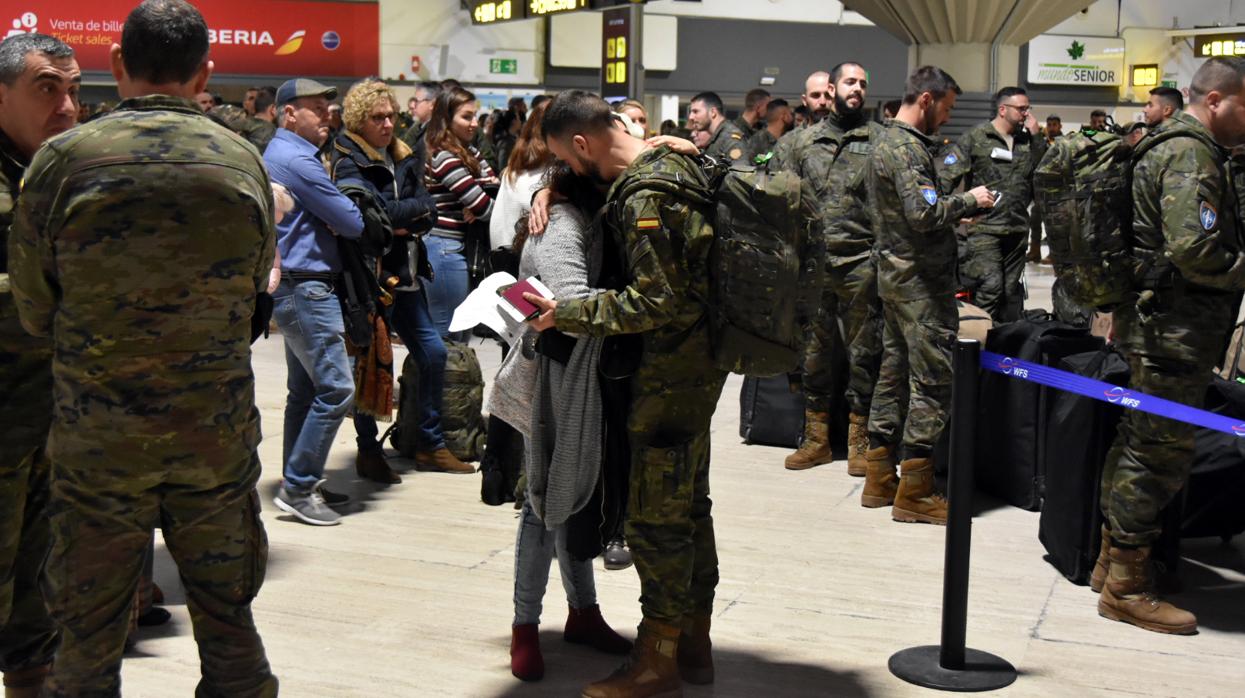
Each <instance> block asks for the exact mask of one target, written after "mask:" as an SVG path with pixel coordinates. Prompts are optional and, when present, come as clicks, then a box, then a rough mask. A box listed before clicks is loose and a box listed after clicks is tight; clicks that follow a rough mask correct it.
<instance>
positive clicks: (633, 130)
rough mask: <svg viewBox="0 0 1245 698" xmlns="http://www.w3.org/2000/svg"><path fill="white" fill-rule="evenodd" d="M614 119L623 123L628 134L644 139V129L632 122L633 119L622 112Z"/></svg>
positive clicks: (615, 114) (616, 114)
mask: <svg viewBox="0 0 1245 698" xmlns="http://www.w3.org/2000/svg"><path fill="white" fill-rule="evenodd" d="M614 118H615V119H618V120H619V121H621V122H622V124H623V126H624V127H625V128H626V129H627V133H630V134H631V135H632V136H634V137H636V138H639V139H641V140H643V139H644V128H643V127H642V126H640V125H639V124H637V123H636V122H634V121H632V120H631V117H629V116H627V115H626V114H623V113H621V112H615V113H614Z"/></svg>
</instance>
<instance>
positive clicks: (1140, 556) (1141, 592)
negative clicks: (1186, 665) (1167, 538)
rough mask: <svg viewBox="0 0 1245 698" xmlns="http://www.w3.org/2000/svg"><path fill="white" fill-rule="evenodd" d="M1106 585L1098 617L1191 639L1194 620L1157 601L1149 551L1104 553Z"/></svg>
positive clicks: (1131, 549) (1195, 618)
mask: <svg viewBox="0 0 1245 698" xmlns="http://www.w3.org/2000/svg"><path fill="white" fill-rule="evenodd" d="M1107 561H1108V562H1107V581H1106V583H1105V584H1103V586H1102V594H1101V595H1100V596H1099V597H1098V615H1100V616H1102V617H1103V618H1110V619H1111V620H1118V621H1120V622H1122V623H1131V624H1132V625H1135V626H1137V627H1138V628H1144V629H1146V630H1152V631H1154V632H1156V633H1169V634H1172V635H1192V634H1194V633H1196V632H1197V616H1195V615H1193V614H1192V613H1189V612H1188V611H1185V610H1183V609H1180V608H1176V607H1175V606H1173V605H1171V604H1170V603H1168V602H1166V601H1164V600H1162V599H1160V598H1159V597H1158V594H1156V593H1155V591H1154V579H1153V577H1152V576H1151V572H1150V547H1149V546H1143V547H1140V548H1120V547H1117V546H1116V545H1115V544H1114V543H1112V545H1111V548H1110V550H1108V551H1107Z"/></svg>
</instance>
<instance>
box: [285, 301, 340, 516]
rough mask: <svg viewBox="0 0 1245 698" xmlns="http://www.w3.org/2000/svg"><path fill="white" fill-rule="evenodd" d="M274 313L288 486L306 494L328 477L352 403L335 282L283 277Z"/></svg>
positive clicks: (286, 481) (292, 490) (286, 484)
mask: <svg viewBox="0 0 1245 698" xmlns="http://www.w3.org/2000/svg"><path fill="white" fill-rule="evenodd" d="M273 301H274V303H273V306H274V307H273V311H272V317H273V319H275V320H276V321H277V327H279V328H281V336H282V337H284V338H285V367H286V388H287V389H288V390H289V394H288V396H287V397H286V399H285V434H284V437H285V438H284V443H283V444H282V452H281V457H282V459H283V461H284V463H285V470H284V474H285V487H286V488H287V489H288V490H290V491H291V492H297V493H302V494H305V493H307V492H310V491H311V490H312V488H314V487H315V485H316V483H317V482H318V481H319V480H320V479H321V478H323V477H324V463H325V461H326V460H328V455H329V447H331V446H332V445H333V437H335V436H336V435H337V428H338V427H340V426H341V423H342V420H343V419H345V418H346V415H347V414H349V413H350V408H351V406H352V405H353V404H354V376H353V375H352V374H351V371H350V359H349V358H348V357H347V356H346V340H345V338H344V337H343V336H342V335H343V332H345V328H344V326H343V324H342V310H341V305H340V304H339V303H338V301H337V296H335V295H333V287H332V285H330V284H328V283H325V282H323V281H305V282H303V283H301V284H295V283H293V282H292V281H289V280H287V279H284V278H283V279H281V284H280V285H279V286H277V292H276V293H274V294H273Z"/></svg>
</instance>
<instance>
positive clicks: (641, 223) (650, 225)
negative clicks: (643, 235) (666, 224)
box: [635, 217, 661, 230]
mask: <svg viewBox="0 0 1245 698" xmlns="http://www.w3.org/2000/svg"><path fill="white" fill-rule="evenodd" d="M635 227H636V229H637V230H657V229H658V228H660V227H661V219H660V218H656V217H654V218H640V219H638V220H636V222H635Z"/></svg>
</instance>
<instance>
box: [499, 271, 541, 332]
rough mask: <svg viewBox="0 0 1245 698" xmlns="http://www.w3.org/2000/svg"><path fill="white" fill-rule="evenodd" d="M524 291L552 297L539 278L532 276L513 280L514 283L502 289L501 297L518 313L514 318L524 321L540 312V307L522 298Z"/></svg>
mask: <svg viewBox="0 0 1245 698" xmlns="http://www.w3.org/2000/svg"><path fill="white" fill-rule="evenodd" d="M524 293H530V294H532V295H534V296H540V297H541V298H552V297H553V292H551V291H550V290H549V289H548V288H547V287H546V286H545V285H544V284H542V283H541V282H540V279H537V278H536V277H534V276H533V277H531V278H527V279H524V280H522V281H518V282H515V283H514V284H511V285H510V286H508V287H506V288H504V289H502V291H501V297H502V298H505V299H506V302H507V303H509V304H510V307H511V308H513V309H514V310H515V311H517V313H518V317H517V318H516V319H521V320H524V321H526V320H531V319H532V318H534V317H536V316H537V315H539V314H540V308H537V307H536V305H535V304H533V303H531V302H529V301H528V300H527V299H526V298H524V297H523V294H524Z"/></svg>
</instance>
